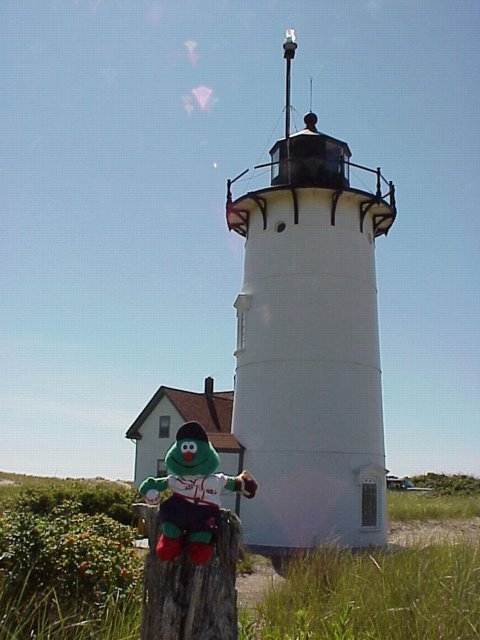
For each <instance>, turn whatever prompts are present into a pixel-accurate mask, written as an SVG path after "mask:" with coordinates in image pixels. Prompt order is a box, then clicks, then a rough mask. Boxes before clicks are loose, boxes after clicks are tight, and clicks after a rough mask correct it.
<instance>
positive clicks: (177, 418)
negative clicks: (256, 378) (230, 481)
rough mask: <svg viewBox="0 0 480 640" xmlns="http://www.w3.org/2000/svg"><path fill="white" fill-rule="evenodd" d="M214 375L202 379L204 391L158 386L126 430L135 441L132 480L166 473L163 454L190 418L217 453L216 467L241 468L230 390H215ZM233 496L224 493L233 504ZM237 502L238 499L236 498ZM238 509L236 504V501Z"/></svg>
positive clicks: (233, 472) (235, 470) (230, 505)
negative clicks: (195, 391) (218, 464)
mask: <svg viewBox="0 0 480 640" xmlns="http://www.w3.org/2000/svg"><path fill="white" fill-rule="evenodd" d="M213 387H214V381H213V378H206V379H205V387H204V391H203V393H194V392H192V391H184V390H182V389H172V388H171V387H164V386H162V387H160V388H159V389H158V390H157V391H156V393H155V395H154V396H153V398H152V399H151V400H150V401H149V402H148V404H147V405H146V407H145V408H144V409H143V411H142V412H141V413H140V415H139V416H138V417H137V419H136V420H135V422H134V423H133V424H132V426H131V427H130V428H129V430H128V431H127V433H126V437H127V438H129V439H130V440H132V441H133V442H135V445H136V446H135V449H136V451H135V484H136V485H137V486H138V485H140V483H141V482H142V481H143V480H144V479H145V478H147V477H148V476H155V477H159V476H162V475H166V473H167V471H166V468H165V455H166V453H167V451H168V449H169V448H170V446H171V445H172V443H173V442H174V440H175V435H176V433H177V430H178V428H179V427H180V426H181V425H182V424H183V423H184V422H189V421H191V420H195V421H197V422H200V424H202V425H203V426H204V427H205V430H206V431H207V433H208V437H209V438H210V442H211V443H212V445H213V446H214V447H215V449H216V450H217V451H218V453H219V454H220V459H221V467H220V469H219V471H221V472H223V473H227V474H229V475H237V473H239V472H240V471H241V470H242V468H243V454H244V447H242V445H241V444H240V443H239V442H238V440H237V439H236V438H235V436H234V435H233V434H232V433H231V425H232V408H233V391H223V392H216V391H214V388H213ZM234 500H235V498H234V497H233V496H232V497H231V498H227V497H225V499H224V500H223V502H224V505H225V506H226V507H228V508H233V506H234V505H233V502H234ZM237 502H238V501H237ZM237 511H238V504H237Z"/></svg>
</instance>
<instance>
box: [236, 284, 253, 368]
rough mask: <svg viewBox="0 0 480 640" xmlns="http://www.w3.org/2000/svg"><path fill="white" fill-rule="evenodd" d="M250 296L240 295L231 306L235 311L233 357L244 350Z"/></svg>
mask: <svg viewBox="0 0 480 640" xmlns="http://www.w3.org/2000/svg"><path fill="white" fill-rule="evenodd" d="M250 300H251V296H249V295H247V294H244V293H241V294H240V295H239V296H238V297H237V299H236V300H235V304H234V305H233V306H234V307H235V309H236V310H237V349H236V351H235V355H237V354H239V353H241V352H242V351H243V350H244V349H245V336H246V327H247V311H248V309H250Z"/></svg>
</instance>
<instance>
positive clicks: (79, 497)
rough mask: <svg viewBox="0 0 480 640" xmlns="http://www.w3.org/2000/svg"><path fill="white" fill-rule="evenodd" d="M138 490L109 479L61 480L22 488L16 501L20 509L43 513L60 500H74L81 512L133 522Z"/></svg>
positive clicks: (50, 509)
mask: <svg viewBox="0 0 480 640" xmlns="http://www.w3.org/2000/svg"><path fill="white" fill-rule="evenodd" d="M137 500H138V493H137V491H136V490H135V489H133V488H132V487H128V486H123V485H119V484H115V483H112V482H92V481H83V482H82V481H64V482H62V483H52V484H47V485H41V486H39V487H35V488H29V489H25V490H23V491H22V492H21V494H20V496H19V497H18V499H17V501H16V505H17V506H18V508H19V509H20V510H22V511H30V512H31V513H33V514H38V515H47V514H49V513H51V512H52V511H53V510H54V509H55V508H56V507H58V506H60V505H61V504H63V503H64V502H72V501H73V502H76V503H77V504H78V505H79V509H80V511H81V512H82V513H86V514H89V515H95V514H100V513H103V514H105V515H107V516H109V517H110V518H113V519H114V520H116V521H117V522H120V523H121V524H128V525H131V524H133V521H134V517H133V513H132V509H131V505H132V502H136V501H137Z"/></svg>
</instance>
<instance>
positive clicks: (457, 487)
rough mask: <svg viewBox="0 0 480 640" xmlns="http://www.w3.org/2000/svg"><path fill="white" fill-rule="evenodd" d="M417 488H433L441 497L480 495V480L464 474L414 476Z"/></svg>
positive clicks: (413, 480) (413, 479)
mask: <svg viewBox="0 0 480 640" xmlns="http://www.w3.org/2000/svg"><path fill="white" fill-rule="evenodd" d="M411 480H412V482H413V483H414V485H415V486H416V487H432V488H433V489H435V492H436V493H437V494H439V495H448V496H451V495H465V496H479V495H480V478H475V477H474V476H467V475H463V474H456V475H446V474H444V473H426V474H424V475H420V476H413V477H412V478H411Z"/></svg>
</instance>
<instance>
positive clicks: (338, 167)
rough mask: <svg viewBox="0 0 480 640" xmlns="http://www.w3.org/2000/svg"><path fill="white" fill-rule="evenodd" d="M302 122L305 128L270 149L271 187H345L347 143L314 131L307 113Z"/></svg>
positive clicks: (311, 115) (313, 121)
mask: <svg viewBox="0 0 480 640" xmlns="http://www.w3.org/2000/svg"><path fill="white" fill-rule="evenodd" d="M304 122H305V129H302V130H301V131H299V132H298V133H294V134H292V135H291V136H289V137H288V138H283V139H282V140H278V141H277V142H276V143H275V144H274V145H273V147H272V149H271V150H270V156H271V159H272V179H271V184H272V186H280V185H289V186H292V187H323V188H327V189H328V188H332V189H338V188H342V187H343V188H345V187H348V186H349V172H348V167H349V164H348V162H349V160H350V156H351V153H350V149H349V148H348V144H347V143H346V142H342V141H341V140H337V139H336V138H332V137H331V136H327V135H325V134H323V133H320V132H319V131H317V127H316V124H317V116H316V115H315V114H314V113H307V115H306V116H305V118H304Z"/></svg>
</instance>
